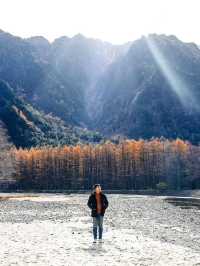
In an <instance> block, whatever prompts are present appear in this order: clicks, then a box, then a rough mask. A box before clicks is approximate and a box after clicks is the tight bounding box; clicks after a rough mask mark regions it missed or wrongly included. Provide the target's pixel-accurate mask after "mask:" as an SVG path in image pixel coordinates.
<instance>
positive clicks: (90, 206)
mask: <svg viewBox="0 0 200 266" xmlns="http://www.w3.org/2000/svg"><path fill="white" fill-rule="evenodd" d="M91 203H92V202H91V195H90V196H89V199H88V202H87V206H88V207H89V208H90V209H92V205H91Z"/></svg>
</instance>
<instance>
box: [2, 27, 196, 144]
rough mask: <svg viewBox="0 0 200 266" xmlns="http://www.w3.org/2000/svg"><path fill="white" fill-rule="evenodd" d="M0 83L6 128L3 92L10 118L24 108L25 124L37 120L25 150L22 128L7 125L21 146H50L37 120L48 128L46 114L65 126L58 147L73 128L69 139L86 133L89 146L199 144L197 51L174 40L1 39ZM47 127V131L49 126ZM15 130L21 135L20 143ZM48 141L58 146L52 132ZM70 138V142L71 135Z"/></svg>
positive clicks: (153, 37) (154, 37)
mask: <svg viewBox="0 0 200 266" xmlns="http://www.w3.org/2000/svg"><path fill="white" fill-rule="evenodd" d="M0 79H1V80H2V82H1V84H0V85H1V86H0V101H2V102H4V109H3V110H2V108H1V112H0V119H1V120H3V121H4V123H5V124H6V121H8V120H9V119H10V115H11V114H10V113H9V112H7V115H8V116H7V118H6V119H5V116H4V117H3V113H4V111H5V97H4V96H5V95H4V96H3V93H4V92H5V90H6V91H9V93H8V94H7V96H8V97H9V101H8V102H9V104H10V105H9V107H10V108H11V109H12V110H13V108H12V104H13V103H12V102H13V101H15V102H17V104H18V105H21V106H25V107H23V108H24V109H23V110H24V113H23V114H24V115H25V114H27V115H25V117H26V116H28V117H30V114H31V113H33V114H36V113H37V118H36V116H34V122H35V123H34V125H35V126H36V127H35V130H36V131H34V133H33V132H32V131H31V130H33V128H32V129H30V128H29V126H28V129H27V131H26V132H29V133H30V132H31V134H30V135H29V133H27V134H28V135H27V136H29V137H28V138H29V139H31V141H28V143H25V142H23V141H25V140H24V126H22V125H21V124H20V123H16V124H14V123H15V122H16V121H15V120H13V123H12V126H10V125H8V123H7V128H8V133H9V134H10V136H11V137H12V139H13V142H14V143H17V145H18V146H20V145H22V146H31V145H38V144H42V143H46V142H48V140H44V136H45V135H46V132H47V131H46V130H43V129H42V128H43V124H41V123H40V122H38V120H41V119H42V120H43V122H44V121H45V122H44V123H47V120H46V119H47V117H46V116H47V115H48V114H49V113H50V114H51V117H52V119H53V121H54V122H53V125H54V126H55V125H56V124H57V122H56V121H58V118H59V119H60V122H59V123H61V124H62V125H63V126H62V130H61V132H62V134H61V136H60V139H65V137H64V136H66V135H65V132H68V133H69V130H68V129H69V127H70V128H71V130H72V131H73V128H77V127H78V128H79V134H78V135H79V137H80V135H81V134H82V133H80V131H81V128H83V129H84V130H86V129H88V130H86V132H87V133H86V135H89V136H90V137H89V138H88V140H92V139H93V137H92V138H91V136H95V137H94V139H96V137H97V139H98V141H99V140H100V139H102V137H100V134H104V135H105V136H106V137H108V138H109V137H112V136H113V135H118V134H119V135H123V136H127V137H129V138H137V139H138V138H151V137H161V136H164V137H166V138H176V137H180V138H183V139H188V140H190V141H192V142H194V143H198V142H199V140H200V110H199V104H200V50H199V48H198V46H197V45H195V44H193V43H184V42H182V41H180V40H179V39H177V38H176V37H175V36H166V35H156V34H152V35H149V36H147V37H144V36H143V37H141V38H140V39H138V40H136V41H134V42H129V43H126V44H124V45H112V44H111V43H107V42H102V41H100V40H96V39H91V38H86V37H84V36H83V35H81V34H78V35H75V36H74V37H72V38H69V37H66V36H62V37H60V38H57V39H55V40H54V41H53V42H52V43H49V41H48V40H46V39H45V38H43V37H42V36H36V37H31V38H28V39H23V38H20V37H16V36H13V35H11V34H9V33H6V32H4V31H1V32H0ZM2 88H3V89H2ZM5 88H6V89H5ZM10 91H11V92H10ZM13 99H14V100H13ZM6 101H7V100H6ZM14 106H15V107H16V108H18V107H17V106H16V104H14ZM15 107H14V109H15V110H16V108H15ZM9 110H10V109H9ZM27 110H28V111H27ZM28 113H29V115H28ZM31 119H32V118H31ZM11 120H12V119H11ZM31 121H32V120H31ZM51 121H52V120H51ZM48 123H49V122H48ZM48 123H47V124H48ZM39 124H40V126H38V125H39ZM48 126H49V130H50V128H51V127H52V124H51V123H50V124H48ZM48 126H47V127H48ZM21 127H22V128H23V130H22V129H20V128H21ZM14 128H15V131H16V132H18V131H19V132H21V133H19V134H21V135H19V136H18V137H17V139H16V135H15V133H14V134H12V130H13V129H14ZM58 128H59V129H60V128H61V127H60V125H59V127H58ZM50 131H51V130H50ZM50 131H48V132H50ZM94 131H95V132H94ZM96 131H99V132H100V134H98V133H96ZM70 132H71V131H70ZM51 133H52V134H51V137H52V139H55V138H56V134H55V132H54V133H53V132H52V131H51ZM68 133H67V135H68V137H69V136H70V134H71V133H72V132H71V133H69V134H68ZM32 134H33V135H32ZM42 134H43V137H42V140H41V135H42ZM84 135H85V131H84ZM30 136H31V137H30ZM47 136H48V134H47V135H46V137H47ZM79 137H78V138H77V141H78V139H79ZM86 138H87V137H86ZM33 139H35V141H33ZM47 139H48V137H47ZM69 142H70V141H69ZM62 143H63V142H62ZM64 143H65V141H64ZM72 143H73V141H72Z"/></svg>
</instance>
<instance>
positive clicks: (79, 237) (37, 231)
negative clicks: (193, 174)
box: [0, 193, 200, 266]
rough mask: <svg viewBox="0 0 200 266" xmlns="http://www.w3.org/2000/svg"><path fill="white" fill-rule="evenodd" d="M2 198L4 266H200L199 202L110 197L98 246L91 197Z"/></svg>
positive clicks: (0, 233)
mask: <svg viewBox="0 0 200 266" xmlns="http://www.w3.org/2000/svg"><path fill="white" fill-rule="evenodd" d="M19 196H20V197H19ZM0 197H1V200H0V239H1V246H0V265H1V266H8V265H9V266H12V265H15V266H16V265H17V266H18V265H19V266H23V265H29V266H33V265H38V266H43V265H44V266H46V265H48V266H64V265H65V266H66V265H69V266H71V265H94V266H96V265H109V266H113V265H168V266H169V265H187V266H190V265H195V266H197V265H199V266H200V230H199V229H200V199H199V200H198V199H196V200H195V201H193V200H192V199H184V198H182V199H181V198H178V199H177V198H174V197H173V198H169V199H166V198H165V197H154V196H136V195H124V194H121V195H120V194H107V197H108V200H109V207H108V209H107V210H106V213H105V216H104V231H103V238H104V242H103V243H96V244H93V243H92V240H93V237H92V217H91V216H90V210H89V209H88V207H87V200H88V197H89V194H70V195H65V194H48V193H46V194H45V193H34V194H30V193H23V194H20V195H19V194H18V193H16V194H14V193H11V194H6V193H0ZM4 197H5V198H4ZM7 197H8V198H7Z"/></svg>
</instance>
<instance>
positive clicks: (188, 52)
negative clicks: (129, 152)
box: [93, 34, 200, 143]
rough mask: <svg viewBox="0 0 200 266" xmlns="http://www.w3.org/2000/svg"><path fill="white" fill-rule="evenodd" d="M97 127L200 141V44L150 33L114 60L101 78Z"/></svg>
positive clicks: (133, 134) (138, 135)
mask: <svg viewBox="0 0 200 266" xmlns="http://www.w3.org/2000/svg"><path fill="white" fill-rule="evenodd" d="M96 91H97V95H96V105H95V108H96V109H95V111H94V113H95V116H94V117H93V127H94V128H95V129H97V130H99V131H100V132H102V133H103V134H106V136H111V135H115V134H121V135H125V136H128V137H129V138H136V139H138V138H145V139H146V138H147V139H149V138H151V137H161V136H163V137H166V138H177V137H179V138H183V139H187V140H190V141H191V142H193V143H198V142H199V141H200V50H199V48H198V46H196V45H195V44H193V43H183V42H181V41H180V40H179V39H178V38H176V37H175V36H166V35H157V34H150V35H149V36H147V37H144V36H143V37H142V38H140V39H139V40H137V41H135V42H134V43H133V44H132V46H131V47H130V49H129V51H128V52H127V53H126V54H125V55H124V56H123V57H120V58H119V59H117V60H116V61H115V62H114V63H113V64H111V65H110V66H109V68H108V69H107V71H106V73H105V74H104V75H103V76H102V77H101V78H100V80H99V81H98V84H97V88H96Z"/></svg>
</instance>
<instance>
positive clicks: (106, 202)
mask: <svg viewBox="0 0 200 266" xmlns="http://www.w3.org/2000/svg"><path fill="white" fill-rule="evenodd" d="M104 196H105V204H106V206H105V209H107V208H108V205H109V202H108V199H107V197H106V195H104Z"/></svg>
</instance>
